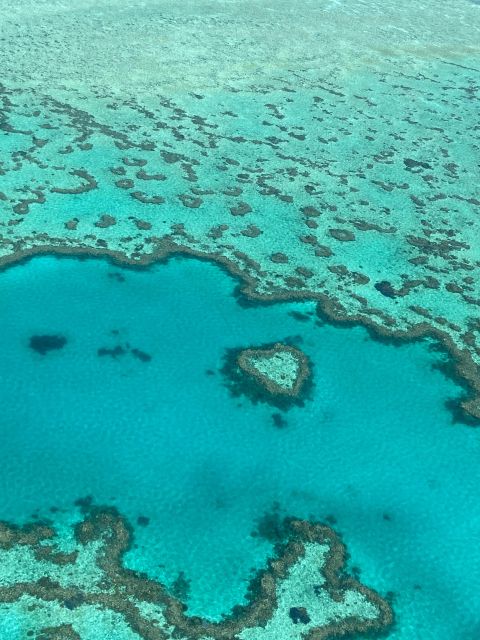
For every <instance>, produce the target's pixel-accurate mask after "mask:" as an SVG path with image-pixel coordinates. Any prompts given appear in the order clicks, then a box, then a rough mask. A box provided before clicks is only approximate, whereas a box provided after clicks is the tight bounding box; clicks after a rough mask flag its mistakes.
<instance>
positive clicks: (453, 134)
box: [0, 0, 480, 418]
mask: <svg viewBox="0 0 480 640" xmlns="http://www.w3.org/2000/svg"><path fill="white" fill-rule="evenodd" d="M0 9H1V10H2V14H3V15H2V33H1V41H0V63H1V67H2V78H1V83H2V84H1V87H0V97H1V101H2V109H1V116H0V118H1V124H0V145H1V149H2V156H1V159H0V174H1V175H0V225H1V228H0V234H1V235H0V262H1V263H3V264H6V263H8V262H11V261H15V260H18V259H20V258H21V257H22V256H25V255H28V254H32V253H37V252H42V251H58V252H66V253H76V252H81V253H95V254H98V253H108V254H110V255H112V256H115V257H116V258H118V259H119V260H124V261H128V262H131V263H139V264H144V263H148V262H150V261H152V260H157V259H159V258H161V257H163V256H165V255H167V254H168V253H170V252H177V251H180V252H189V253H192V254H195V255H199V256H203V257H208V258H212V259H214V260H218V261H220V262H222V263H223V264H225V265H226V266H228V268H229V269H231V271H233V272H235V273H237V274H240V275H241V276H242V277H243V279H244V282H245V291H246V293H247V294H248V295H250V296H251V297H254V298H262V299H265V298H266V299H283V298H294V297H297V298H298V297H302V298H303V297H310V298H317V299H319V301H320V305H321V308H322V310H323V311H324V312H326V313H328V315H329V316H330V317H331V318H336V319H339V320H341V321H344V320H346V321H355V322H360V323H364V324H367V325H369V326H371V327H373V328H374V330H376V331H378V332H380V333H381V334H383V335H385V336H397V337H399V338H409V337H414V336H418V335H423V334H425V333H431V334H432V335H434V336H435V337H436V338H437V339H439V340H440V341H442V342H443V344H444V345H445V346H446V348H447V349H448V350H449V352H450V353H451V354H452V355H453V357H454V360H455V363H456V373H457V374H458V375H459V376H460V377H461V378H463V379H464V380H465V381H467V383H468V384H469V386H470V387H471V389H470V397H469V399H468V400H466V401H465V402H464V404H463V409H464V410H465V411H466V414H467V415H469V416H470V417H471V418H472V417H473V418H475V417H476V418H478V417H479V416H480V401H479V391H480V376H479V364H480V346H479V335H480V333H479V332H480V328H479V323H478V314H479V308H480V284H479V283H480V278H479V277H478V270H479V265H480V252H479V245H478V237H479V235H480V224H479V222H478V220H479V212H480V191H479V188H478V180H477V179H476V178H477V177H478V170H479V156H480V149H479V127H478V117H477V115H478V109H477V108H476V105H477V104H478V103H477V100H478V96H477V93H478V80H479V74H480V56H479V54H480V45H479V42H480V7H479V5H478V3H475V2H471V1H470V0H446V1H445V2H442V3H441V9H439V3H438V2H437V1H436V0H425V1H424V2H413V0H409V1H407V2H403V3H398V2H393V1H390V2H380V1H377V0H369V1H368V2H366V1H364V2H357V3H350V2H348V3H347V2H337V1H333V0H332V1H330V0H324V1H320V2H319V1H313V0H312V1H309V0H299V1H298V2H296V3H295V6H293V5H292V3H291V2H283V1H280V0H276V1H273V0H270V1H267V2H262V3H259V2H256V1H253V0H252V1H250V2H248V1H247V2H243V1H242V2H236V1H233V2H220V1H217V2H208V3H207V2H185V3H183V2H182V3H181V5H178V4H177V3H173V2H170V1H166V0H164V1H153V0H152V1H150V2H147V3H139V2H135V1H131V0H130V1H129V2H122V3H118V2H114V1H107V0H103V1H101V2H95V3H93V2H91V1H90V0H83V1H81V2H76V3H75V6H74V7H66V5H65V4H64V3H62V2H59V1H56V0H54V1H51V2H35V3H33V2H30V1H26V0H20V1H19V2H17V3H15V6H14V7H12V6H10V3H8V6H7V3H6V2H5V1H2V2H0ZM86 43H88V46H86Z"/></svg>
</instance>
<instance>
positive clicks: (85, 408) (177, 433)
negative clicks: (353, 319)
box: [0, 257, 480, 640]
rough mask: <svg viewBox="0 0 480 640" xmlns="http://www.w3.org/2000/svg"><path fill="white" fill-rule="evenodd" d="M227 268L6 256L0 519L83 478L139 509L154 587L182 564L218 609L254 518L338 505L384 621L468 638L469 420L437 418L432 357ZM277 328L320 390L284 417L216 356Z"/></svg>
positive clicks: (239, 568)
mask: <svg viewBox="0 0 480 640" xmlns="http://www.w3.org/2000/svg"><path fill="white" fill-rule="evenodd" d="M235 284H236V283H235V281H234V280H233V279H232V278H231V277H230V276H228V275H227V274H226V273H223V272H222V271H221V270H220V269H219V268H218V267H216V266H215V265H212V264H209V263H205V262H199V261H195V260H186V259H172V260H171V261H170V262H169V263H168V264H166V265H165V264H162V265H160V264H159V265H156V266H154V267H152V268H150V269H148V270H131V269H128V270H127V269H120V268H118V267H116V266H113V265H112V264H110V263H109V262H107V261H101V260H78V259H73V258H72V259H70V258H69V259H66V258H63V259H57V258H53V257H41V258H35V259H33V260H31V261H29V262H26V263H24V264H22V265H17V266H15V267H13V268H10V269H8V270H6V271H3V272H2V273H1V274H0V314H1V317H2V333H1V335H0V348H1V354H2V360H1V364H0V380H1V385H0V402H1V405H2V418H1V421H0V429H1V438H2V449H1V452H0V467H1V469H2V473H1V474H0V517H1V518H2V519H7V520H11V521H14V522H25V521H28V520H30V518H31V516H32V515H33V514H34V513H38V514H39V515H40V516H48V517H52V513H50V511H49V508H50V507H52V506H55V507H59V508H60V509H66V510H67V512H68V511H71V510H72V509H73V502H74V500H76V499H78V498H79V497H82V496H85V495H89V494H91V495H92V496H93V497H94V499H95V501H96V502H97V503H98V504H102V503H107V504H114V505H116V506H117V507H118V508H119V509H120V511H121V512H122V513H123V514H124V515H126V516H127V517H128V518H129V519H130V521H131V522H132V523H133V524H134V525H135V523H136V522H137V518H138V517H139V516H144V517H145V518H149V524H148V525H147V526H137V525H135V532H136V541H137V545H138V546H137V548H135V549H133V550H132V551H131V552H130V553H129V555H128V563H129V565H130V566H131V567H133V568H136V569H139V570H144V571H147V572H148V573H149V574H150V575H151V576H154V577H158V578H159V579H161V580H162V581H165V582H166V583H167V584H171V583H172V582H173V581H174V580H175V578H176V577H177V576H178V574H179V572H180V571H184V572H185V575H186V576H187V577H188V578H189V579H190V580H191V591H190V597H189V600H188V604H189V612H190V613H192V614H200V615H207V616H211V617H214V618H217V617H218V616H219V615H221V613H222V612H226V611H228V610H229V609H230V608H231V607H232V606H233V605H234V604H235V603H237V602H239V601H241V599H242V597H243V594H244V591H245V587H246V581H247V579H248V577H249V576H250V570H251V569H252V567H260V566H262V565H263V563H264V562H265V558H266V557H267V556H268V555H269V553H270V552H271V546H270V544H269V543H267V542H266V541H264V540H261V539H260V538H258V537H252V536H251V532H252V531H253V530H254V529H255V528H256V526H257V521H258V519H259V518H261V517H262V516H263V515H264V514H265V512H268V511H271V509H272V505H274V504H275V503H278V504H279V505H280V508H281V510H282V512H283V513H286V514H289V515H296V516H306V517H308V516H312V517H314V518H317V519H320V520H324V521H325V519H327V518H329V517H330V516H333V517H334V518H335V519H336V524H335V525H334V528H335V529H336V530H337V531H338V532H339V533H341V534H342V535H343V537H344V541H345V542H346V544H347V547H348V550H349V551H350V553H351V566H356V567H359V568H360V579H361V581H362V582H364V583H365V584H367V585H368V586H371V587H373V588H375V589H377V590H378V591H379V592H380V593H382V594H385V593H387V592H389V591H391V592H393V593H394V594H395V595H394V601H393V603H394V608H395V611H396V614H397V624H396V627H395V629H394V631H393V632H392V634H391V636H390V637H392V638H395V640H409V639H410V638H413V637H419V636H421V637H422V638H424V639H426V640H428V639H432V640H433V639H435V640H443V639H445V640H446V639H447V638H448V639H450V638H453V637H455V638H462V639H466V640H468V639H469V638H471V639H473V638H475V637H478V631H479V627H478V624H479V620H478V616H477V612H478V611H479V610H480V596H479V595H478V590H477V589H476V588H475V580H474V579H473V577H474V576H475V575H478V572H479V569H480V562H479V558H478V553H476V545H477V542H478V535H479V532H480V507H479V506H478V505H479V493H480V490H479V488H478V487H479V486H480V469H479V465H478V459H479V453H480V432H478V431H476V430H474V429H470V428H467V427H465V426H463V425H459V424H452V418H451V414H450V413H449V412H448V411H447V410H446V409H445V407H444V401H445V400H446V399H447V398H450V397H452V396H457V395H458V394H459V393H460V390H459V389H458V388H457V387H456V386H455V385H454V383H453V382H452V381H450V380H447V379H446V378H445V377H443V376H442V375H441V374H440V373H439V372H438V371H433V370H432V368H431V365H432V364H433V363H434V362H437V361H438V359H439V354H438V353H435V352H433V351H431V350H429V349H428V343H417V344H407V345H403V346H401V347H395V346H388V345H385V344H381V343H379V342H375V341H373V340H372V339H371V338H370V337H369V336H368V334H367V332H366V331H365V330H364V329H362V328H354V329H352V328H350V329H340V328H337V327H333V326H331V325H322V326H318V324H317V322H316V320H317V318H316V316H315V314H314V311H315V305H314V304H313V303H289V304H281V305H280V304H277V305H273V306H257V307H249V308H244V307H242V306H240V305H239V304H238V302H237V301H236V299H235V297H234V295H233V291H234V287H235ZM292 312H302V313H306V314H308V313H310V312H311V314H312V315H311V316H309V318H310V319H309V320H307V321H305V320H304V321H301V320H299V319H298V317H294V316H293V315H292ZM42 334H61V335H64V336H65V337H66V338H67V343H66V344H65V345H64V347H63V348H62V349H59V350H54V351H50V352H49V353H47V354H46V355H43V356H42V355H40V354H39V353H37V352H35V351H33V350H32V349H31V348H30V346H29V341H30V338H31V337H32V336H35V335H42ZM288 336H298V337H299V338H297V344H298V346H300V347H301V348H302V349H303V350H304V351H305V352H306V353H307V354H308V355H309V357H310V358H311V359H312V362H313V365H314V376H315V387H314V391H313V395H312V399H311V401H309V402H307V403H306V405H305V407H303V408H293V409H291V410H290V411H289V412H288V413H286V414H285V416H284V417H285V419H286V421H287V425H286V426H285V427H284V428H282V429H279V428H276V427H275V425H274V421H273V419H272V413H274V412H275V411H276V410H275V409H272V408H271V407H269V406H267V405H256V406H254V405H251V403H250V402H249V400H248V399H246V398H232V397H231V396H230V395H229V393H228V390H227V389H226V388H225V386H224V380H223V379H222V376H221V374H220V373H219V369H220V368H221V366H222V357H223V355H224V353H225V351H226V349H228V348H232V347H239V346H249V345H257V344H261V343H265V342H273V341H276V340H282V339H285V338H286V337H288ZM117 346H121V347H122V348H123V349H124V350H125V353H124V354H122V355H120V354H119V355H118V356H117V357H111V356H109V355H105V356H99V355H98V350H99V349H115V347H117ZM133 349H138V350H140V351H141V352H142V353H145V354H148V355H150V356H151V360H149V361H148V360H146V359H142V358H139V357H135V355H134V354H133V351H132V350H133ZM207 370H211V371H213V372H214V375H211V374H207ZM65 461H68V463H67V464H66V463H65ZM55 517H56V518H57V517H58V520H59V521H61V520H62V518H67V519H68V513H67V514H62V513H61V512H60V513H59V514H58V516H55ZM476 625H477V626H476ZM0 630H1V626H0ZM18 633H19V634H20V635H18V638H19V639H20V638H22V637H23V636H22V635H21V633H22V631H21V630H18ZM99 633H100V632H99ZM9 637H11V636H9ZM92 637H94V636H92ZM119 640H120V639H119Z"/></svg>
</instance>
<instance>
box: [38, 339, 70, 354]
mask: <svg viewBox="0 0 480 640" xmlns="http://www.w3.org/2000/svg"><path fill="white" fill-rule="evenodd" d="M66 344H67V339H66V338H65V337H64V336H60V335H38V336H32V337H31V338H30V349H33V351H36V352H37V353H39V354H40V355H42V356H44V355H46V354H47V353H48V352H49V351H57V350H58V349H63V347H64V346H65V345H66Z"/></svg>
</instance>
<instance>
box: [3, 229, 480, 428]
mask: <svg viewBox="0 0 480 640" xmlns="http://www.w3.org/2000/svg"><path fill="white" fill-rule="evenodd" d="M153 244H154V246H155V249H154V250H153V251H152V252H151V253H144V254H141V253H139V254H134V255H133V256H131V255H128V254H125V253H123V252H122V251H114V250H109V249H105V248H92V247H86V246H82V247H75V246H71V245H69V244H68V243H65V242H64V241H62V240H60V239H56V242H55V243H53V244H45V245H43V246H42V245H41V246H34V247H30V248H28V249H24V250H22V251H19V252H17V253H14V254H11V255H5V256H3V257H0V271H1V270H3V269H7V268H10V267H13V266H15V265H17V264H22V263H25V262H27V261H29V260H31V259H32V258H35V257H37V256H53V257H59V258H62V257H71V258H78V259H90V258H93V259H106V260H108V261H110V262H111V263H112V264H113V265H117V266H120V267H123V268H126V267H128V268H134V269H142V268H148V267H152V266H155V265H156V264H165V263H166V262H168V261H169V260H170V259H171V258H178V257H180V258H193V259H197V260H202V261H207V262H212V263H215V264H217V265H219V266H220V267H221V268H222V269H224V270H225V271H226V272H227V273H228V274H230V275H231V276H233V277H234V278H235V279H236V280H237V281H238V282H239V286H238V287H237V288H236V289H235V291H236V295H237V296H238V299H239V302H240V304H243V305H246V304H247V305H248V304H254V305H255V304H262V303H263V304H265V303H266V304H274V303H278V302H288V301H298V300H300V301H308V300H312V301H317V302H318V305H317V315H318V316H319V318H320V319H321V320H326V321H328V322H330V323H335V324H337V325H338V326H346V327H349V326H364V327H365V328H366V329H367V330H368V331H369V332H370V334H371V335H372V336H373V337H374V338H375V339H378V340H380V341H382V342H391V343H393V344H402V343H405V342H411V341H418V340H424V339H427V340H429V339H430V340H433V341H435V342H436V343H437V345H438V348H439V350H443V351H444V352H445V353H446V354H447V356H448V360H442V361H441V362H439V364H438V366H439V367H440V368H441V369H442V371H443V372H444V373H445V374H446V375H447V376H449V377H450V378H452V379H453V380H454V381H455V382H456V383H457V384H458V385H459V386H460V387H461V388H462V389H463V393H462V394H460V396H459V397H458V398H455V399H452V398H449V399H448V400H447V401H446V403H447V406H448V408H449V410H450V411H451V412H452V414H453V419H454V422H459V423H462V424H465V425H467V426H473V427H477V426H480V367H479V366H478V364H477V363H476V362H474V361H473V359H472V357H471V354H470V353H469V352H468V351H466V350H465V349H461V348H459V347H458V346H457V344H456V343H455V341H454V340H453V339H452V337H451V335H450V334H449V333H447V332H445V331H442V330H441V329H439V328H438V327H437V326H434V325H432V324H430V323H429V322H428V321H427V320H424V321H422V322H419V323H416V324H413V325H412V326H411V327H410V328H408V329H404V330H399V329H397V328H390V327H389V326H388V323H387V326H385V324H382V323H379V322H377V321H376V316H378V317H381V316H382V313H381V312H380V311H376V310H375V309H370V310H369V311H368V313H367V314H366V315H363V314H357V315H352V314H351V313H349V312H348V311H347V310H346V309H345V308H344V307H343V306H342V304H341V303H340V301H339V300H338V298H336V297H333V298H332V297H331V296H329V295H327V294H325V293H318V292H316V291H308V290H304V289H302V290H300V291H298V290H291V289H278V290H274V291H272V290H271V291H269V292H268V293H261V292H260V291H258V281H257V280H256V279H255V278H253V277H252V276H251V275H249V274H248V272H246V271H244V270H243V269H242V268H241V267H240V266H239V265H238V264H237V263H236V262H234V261H232V260H230V259H229V258H227V257H225V256H223V255H221V254H219V253H218V252H215V253H213V254H212V253H207V252H205V251H200V250H198V249H194V248H192V247H190V246H185V245H181V244H179V243H178V242H175V241H174V240H173V239H172V237H165V238H162V239H156V240H155V242H154V243H153ZM242 299H243V300H242ZM427 317H428V316H427Z"/></svg>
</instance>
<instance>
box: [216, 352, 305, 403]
mask: <svg viewBox="0 0 480 640" xmlns="http://www.w3.org/2000/svg"><path fill="white" fill-rule="evenodd" d="M289 342H290V340H289V339H286V340H285V343H279V342H275V343H268V344H263V345H260V346H259V347H255V348H253V347H252V348H248V349H244V348H234V349H228V350H227V352H226V353H225V355H224V364H223V366H222V368H221V373H222V375H223V377H224V381H225V386H226V387H227V388H228V390H229V391H230V393H231V394H232V396H234V397H240V396H246V397H247V398H249V400H251V402H253V403H254V404H257V403H258V402H263V403H266V404H269V405H270V406H272V407H275V408H277V409H280V410H282V411H287V410H288V409H290V408H291V407H293V406H298V407H303V406H304V405H305V401H306V400H309V399H310V397H311V393H312V388H313V376H312V365H311V363H310V360H309V359H308V357H307V356H306V355H305V354H304V353H303V352H302V351H300V349H298V348H297V347H295V346H294V345H292V344H289ZM279 351H289V352H290V353H293V354H294V356H295V357H296V358H298V362H299V374H298V376H297V381H296V383H295V385H294V386H293V387H292V389H284V388H283V387H281V386H279V385H277V384H276V383H275V382H274V381H273V380H271V379H270V378H269V377H268V376H265V375H263V374H262V373H261V372H260V371H258V370H257V369H256V368H255V367H254V366H252V365H251V364H250V362H249V358H250V357H251V356H266V357H268V356H272V355H274V354H275V353H277V352H279Z"/></svg>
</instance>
